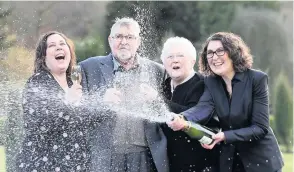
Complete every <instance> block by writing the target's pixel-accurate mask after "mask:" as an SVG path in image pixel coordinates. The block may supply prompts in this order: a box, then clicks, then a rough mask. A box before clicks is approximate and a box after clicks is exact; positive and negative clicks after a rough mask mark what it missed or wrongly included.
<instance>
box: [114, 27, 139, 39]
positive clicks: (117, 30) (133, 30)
mask: <svg viewBox="0 0 294 172" xmlns="http://www.w3.org/2000/svg"><path fill="white" fill-rule="evenodd" d="M119 34H122V35H134V36H137V37H138V36H139V34H140V30H139V28H137V27H135V26H134V25H131V24H122V25H116V26H114V27H113V28H112V30H111V33H110V35H111V36H114V35H119Z"/></svg>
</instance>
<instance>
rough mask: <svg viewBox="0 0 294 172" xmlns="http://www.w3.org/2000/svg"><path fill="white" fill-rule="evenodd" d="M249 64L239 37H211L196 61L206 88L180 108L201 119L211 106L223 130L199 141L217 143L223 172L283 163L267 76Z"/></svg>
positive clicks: (269, 168) (270, 171) (265, 170)
mask: <svg viewBox="0 0 294 172" xmlns="http://www.w3.org/2000/svg"><path fill="white" fill-rule="evenodd" d="M251 66H252V55H251V54H250V49H249V48H248V47H247V45H246V44H245V43H244V42H243V40H242V39H241V38H240V37H239V36H237V35H235V34H232V33H226V32H219V33H215V34H213V35H212V36H210V37H209V38H208V39H207V41H206V43H205V44H204V47H203V50H202V53H201V56H200V60H199V69H200V72H202V73H203V74H204V75H206V76H207V77H206V78H205V86H206V87H205V91H204V93H203V95H202V97H201V98H200V101H199V103H198V104H197V105H196V106H195V107H193V108H191V109H189V110H187V111H185V112H183V113H181V114H182V115H184V117H185V118H186V120H188V121H193V122H198V123H205V122H206V121H207V120H208V119H210V117H211V113H212V112H213V111H214V110H215V112H216V113H217V115H218V117H219V120H220V126H221V128H222V130H223V131H222V132H219V133H217V134H216V135H214V136H213V138H214V140H215V141H214V142H213V143H212V144H211V145H202V146H203V147H204V148H206V149H213V148H214V146H215V144H217V143H220V144H221V155H220V171H221V172H245V171H246V172H280V171H282V170H281V169H282V167H283V165H284V163H283V159H282V155H281V152H280V149H279V146H278V143H277V140H276V138H275V136H274V134H273V131H272V129H271V128H270V126H269V102H268V101H269V100H268V99H269V98H268V85H267V84H268V77H267V75H266V74H265V73H263V72H261V71H257V70H253V69H251ZM168 125H169V126H170V127H171V128H172V129H173V130H181V129H184V128H185V127H188V125H187V121H185V120H184V119H183V118H181V117H177V118H175V120H174V121H172V122H170V123H168Z"/></svg>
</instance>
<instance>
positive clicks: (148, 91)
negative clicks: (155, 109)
mask: <svg viewBox="0 0 294 172" xmlns="http://www.w3.org/2000/svg"><path fill="white" fill-rule="evenodd" d="M140 93H141V94H142V95H143V98H144V100H145V101H149V102H150V101H154V100H156V99H157V96H158V92H157V91H156V90H155V89H153V88H152V87H150V86H149V85H147V84H144V83H143V84H140Z"/></svg>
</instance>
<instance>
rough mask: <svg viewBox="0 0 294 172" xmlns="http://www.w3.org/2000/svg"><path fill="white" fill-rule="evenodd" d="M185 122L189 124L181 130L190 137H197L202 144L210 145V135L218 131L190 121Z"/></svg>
mask: <svg viewBox="0 0 294 172" xmlns="http://www.w3.org/2000/svg"><path fill="white" fill-rule="evenodd" d="M187 122H188V125H189V126H188V127H187V128H186V129H184V130H183V131H184V132H185V133H186V134H187V135H189V136H190V137H191V138H192V139H197V140H198V141H199V142H200V143H203V144H208V145H210V144H212V143H213V141H214V140H213V139H212V136H213V135H214V134H216V133H218V131H216V130H213V129H211V128H208V127H205V126H203V125H200V124H197V123H193V122H191V121H187Z"/></svg>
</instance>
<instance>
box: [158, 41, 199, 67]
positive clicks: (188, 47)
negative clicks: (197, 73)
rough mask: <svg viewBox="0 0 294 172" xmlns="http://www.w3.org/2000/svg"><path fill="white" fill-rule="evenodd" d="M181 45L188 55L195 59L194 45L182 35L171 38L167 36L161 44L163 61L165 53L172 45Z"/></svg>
mask: <svg viewBox="0 0 294 172" xmlns="http://www.w3.org/2000/svg"><path fill="white" fill-rule="evenodd" d="M177 45H178V46H181V47H185V48H186V51H187V53H188V54H189V56H190V57H191V58H192V59H195V60H196V56H197V55H196V53H197V52H196V48H195V47H194V45H193V44H192V42H191V41H189V40H188V39H186V38H183V37H178V36H176V37H171V38H168V39H167V40H166V41H165V43H164V45H163V48H162V51H161V56H160V58H161V60H162V61H164V58H165V57H166V54H167V53H168V52H169V51H170V49H171V48H172V47H173V46H177Z"/></svg>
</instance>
